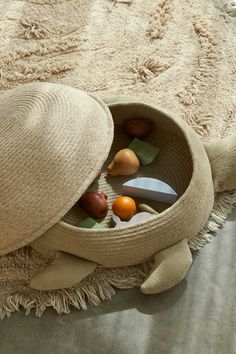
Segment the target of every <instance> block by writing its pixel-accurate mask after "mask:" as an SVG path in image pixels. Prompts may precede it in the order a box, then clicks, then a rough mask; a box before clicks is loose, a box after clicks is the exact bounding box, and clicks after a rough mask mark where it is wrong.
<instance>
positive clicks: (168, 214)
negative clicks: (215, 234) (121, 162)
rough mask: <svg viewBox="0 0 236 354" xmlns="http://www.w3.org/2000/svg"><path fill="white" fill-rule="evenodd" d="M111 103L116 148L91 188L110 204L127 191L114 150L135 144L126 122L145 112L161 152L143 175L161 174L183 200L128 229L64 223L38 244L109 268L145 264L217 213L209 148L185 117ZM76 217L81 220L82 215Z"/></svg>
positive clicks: (197, 230) (142, 170)
mask: <svg viewBox="0 0 236 354" xmlns="http://www.w3.org/2000/svg"><path fill="white" fill-rule="evenodd" d="M121 102H122V101H121ZM109 107H110V110H111V113H112V116H113V118H114V122H115V123H116V129H115V133H114V136H115V140H114V144H113V150H112V152H111V154H110V159H108V161H107V162H106V164H105V166H104V169H103V173H102V176H101V177H100V178H99V179H98V180H97V181H95V183H94V184H93V185H92V186H91V190H97V189H99V190H100V191H103V192H104V191H105V192H107V194H108V196H109V201H110V204H112V201H113V200H114V198H116V197H117V196H118V195H121V194H122V183H123V182H124V181H127V180H129V179H130V177H129V178H126V179H125V178H116V177H107V173H106V167H107V164H109V163H110V162H111V158H113V156H114V153H115V152H117V150H119V148H122V147H124V146H127V145H128V144H129V140H128V139H127V138H125V134H124V133H123V131H122V123H123V121H124V120H125V119H126V118H130V117H137V116H143V117H149V118H150V119H153V121H154V122H155V128H154V129H153V133H152V135H151V137H150V138H149V142H150V143H153V144H156V145H158V146H159V147H160V149H161V151H160V154H159V156H158V158H157V159H156V160H155V162H154V163H152V164H151V165H150V166H147V167H146V168H143V167H142V168H141V169H140V172H139V176H147V177H153V178H160V179H161V180H164V181H165V182H167V183H169V184H170V185H171V186H172V188H173V189H174V190H176V191H177V193H178V196H179V199H178V201H177V202H176V203H174V205H173V206H172V207H170V208H168V209H166V210H165V211H163V212H162V213H161V214H160V215H159V216H157V217H155V218H153V219H151V220H150V221H147V222H145V223H143V224H141V225H137V226H136V225H135V226H132V227H128V228H121V229H112V228H108V229H106V230H96V231H95V230H89V229H87V230H86V229H80V228H79V229H78V228H77V227H76V224H75V223H73V226H70V224H69V223H68V222H59V223H58V224H56V225H55V226H54V227H52V228H51V229H50V230H48V231H47V232H46V233H45V234H43V235H42V236H41V237H40V239H39V240H38V239H37V240H36V242H37V243H41V244H42V245H44V243H47V242H48V241H50V246H51V247H52V248H53V247H55V249H58V250H62V251H65V252H68V253H72V254H75V255H77V256H79V257H81V258H86V259H89V260H91V261H94V262H96V263H98V264H102V265H104V266H108V267H119V266H127V265H133V264H140V263H142V262H143V261H145V260H146V259H148V257H150V256H153V255H154V253H155V252H157V251H160V250H162V249H164V248H166V247H169V246H171V245H173V244H174V243H176V242H178V241H180V240H182V239H183V238H187V239H192V238H193V237H194V236H196V234H197V233H198V232H199V231H200V230H201V229H202V227H203V226H204V225H205V224H206V222H207V219H208V217H209V215H210V213H211V211H212V208H213V200H214V191H213V181H212V175H211V168H210V164H209V160H208V157H207V155H206V152H205V149H204V146H203V144H202V142H201V140H200V139H199V137H198V136H197V134H196V133H195V132H194V131H193V130H192V129H190V128H189V126H188V125H187V124H186V123H185V122H184V121H183V120H181V119H180V118H178V117H175V116H173V115H172V114H170V113H165V112H162V111H161V110H158V109H155V108H154V107H152V106H148V105H145V104H139V103H130V104H129V103H126V104H121V103H119V101H118V102H117V103H116V104H113V105H110V106H109ZM152 206H153V207H154V208H155V209H158V210H159V208H158V204H155V203H153V204H152ZM75 209H76V208H75ZM111 210H112V208H110V213H109V215H108V216H107V218H106V220H105V221H104V224H105V226H109V224H111ZM69 215H70V214H69ZM75 220H76V222H78V221H79V220H81V218H80V217H79V215H77V216H76V217H75ZM69 221H70V220H69Z"/></svg>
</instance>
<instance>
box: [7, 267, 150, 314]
mask: <svg viewBox="0 0 236 354" xmlns="http://www.w3.org/2000/svg"><path fill="white" fill-rule="evenodd" d="M152 264H153V261H152V260H149V261H147V262H146V263H144V264H142V265H140V266H137V267H122V268H116V269H114V268H111V269H108V268H106V269H105V268H103V267H99V268H97V269H96V270H95V272H94V273H93V274H92V275H91V276H88V277H86V279H84V280H83V281H81V282H80V283H78V284H77V285H76V286H74V287H72V288H70V289H62V290H57V291H51V292H43V291H41V292H39V291H35V292H34V295H32V294H31V295H29V294H27V293H26V294H14V295H9V296H5V297H2V298H1V302H0V319H3V318H5V317H7V318H9V317H10V316H11V314H12V313H14V312H15V311H20V310H21V309H22V308H23V309H24V310H25V314H26V315H29V314H30V312H31V310H32V309H35V315H36V316H37V317H41V316H42V314H43V313H44V311H45V310H46V309H47V307H52V308H53V309H54V310H55V311H56V312H57V313H58V314H63V313H69V312H70V308H71V307H74V308H76V309H78V310H87V305H90V306H98V305H100V303H101V302H102V301H105V300H109V299H111V297H112V296H113V295H115V289H114V287H116V288H118V289H128V288H134V287H136V286H140V285H141V284H142V282H143V281H144V279H145V278H146V277H147V275H148V274H149V273H150V271H151V268H152Z"/></svg>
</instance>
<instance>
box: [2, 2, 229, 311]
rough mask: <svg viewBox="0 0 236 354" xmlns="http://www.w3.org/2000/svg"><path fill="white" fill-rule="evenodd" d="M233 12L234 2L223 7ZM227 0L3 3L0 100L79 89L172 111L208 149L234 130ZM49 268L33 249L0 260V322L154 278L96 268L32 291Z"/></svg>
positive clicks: (212, 227) (221, 200) (214, 225)
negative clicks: (43, 84) (34, 88)
mask: <svg viewBox="0 0 236 354" xmlns="http://www.w3.org/2000/svg"><path fill="white" fill-rule="evenodd" d="M226 4H227V0H226ZM233 15H235V13H234V12H229V5H227V6H225V1H221V0H209V1H205V0H199V1H194V0H186V1H178V0H155V1H153V0H145V1H142V0H113V1H111V0H94V1H92V0H90V1H83V0H67V1H66V0H23V1H21V0H12V1H6V0H1V14H0V38H1V50H0V62H1V65H0V74H1V75H0V90H1V91H5V90H7V89H10V88H12V87H15V86H17V85H21V84H24V83H27V82H32V81H38V80H40V81H51V82H57V83H63V84H68V85H72V86H74V87H77V88H80V89H84V90H86V91H88V92H92V93H93V94H96V95H99V96H102V97H105V96H107V95H110V94H131V95H136V96H137V97H140V98H141V99H143V100H146V101H147V102H150V103H154V104H155V103H157V104H158V105H161V106H163V107H165V108H168V109H171V110H173V111H174V112H176V113H178V114H179V116H180V117H182V118H183V119H185V120H186V121H187V122H188V123H189V124H190V125H191V126H192V127H193V129H195V131H196V132H197V133H198V134H199V135H200V136H201V138H202V139H203V140H204V141H208V140H211V139H213V138H214V137H223V136H226V135H228V134H230V133H232V132H233V131H235V127H236V55H235V53H236V17H234V16H233ZM235 200H236V196H235V194H229V193H224V194H221V195H218V196H217V198H216V203H215V208H214V212H213V213H212V215H211V218H210V220H209V223H208V225H207V226H206V228H205V229H204V230H203V231H202V232H201V235H200V236H199V238H198V240H195V241H196V242H195V243H193V244H192V245H191V246H192V248H193V249H198V248H200V247H201V246H203V245H204V244H205V243H206V242H208V241H209V240H210V239H211V237H212V234H214V233H215V232H216V231H217V229H218V227H219V226H221V225H222V223H223V222H224V220H225V217H226V215H227V213H228V212H229V211H230V210H231V206H232V204H233V202H234V201H235ZM49 261H50V260H48V259H44V258H42V257H41V256H40V255H38V254H36V253H35V252H33V251H32V250H31V249H27V248H25V249H21V250H19V251H17V252H15V253H12V254H9V255H7V256H4V257H1V258H0V268H1V271H0V316H1V317H4V316H10V314H11V313H12V312H14V311H15V310H18V309H19V307H20V305H22V306H23V307H24V308H25V309H26V312H27V313H29V312H30V310H31V309H32V308H36V314H37V315H38V316H40V315H41V314H42V313H43V311H44V310H45V309H46V307H47V306H53V307H54V308H55V309H56V310H57V311H58V312H59V313H61V312H68V311H69V307H70V305H72V306H75V307H77V308H83V309H85V308H86V306H87V304H88V303H89V304H92V305H98V304H99V303H100V302H101V301H102V300H104V299H108V298H110V297H111V296H112V295H113V294H114V292H115V290H114V287H119V288H128V287H135V286H138V285H140V283H141V282H142V281H143V279H144V278H145V275H146V274H147V273H148V272H149V270H150V264H151V263H147V264H144V265H142V266H140V267H129V268H120V269H107V270H105V269H102V268H99V269H97V270H96V271H95V274H93V275H91V276H90V277H89V278H87V279H86V280H84V281H83V282H82V283H81V284H78V285H77V286H76V287H74V288H72V289H68V290H65V291H57V292H46V293H40V292H36V291H32V290H30V289H29V288H28V286H27V282H28V279H29V277H31V276H32V275H33V274H35V273H36V272H38V271H40V269H42V268H43V267H44V266H45V264H46V263H47V262H49Z"/></svg>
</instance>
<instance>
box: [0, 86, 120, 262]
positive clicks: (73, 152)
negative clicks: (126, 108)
mask: <svg viewBox="0 0 236 354" xmlns="http://www.w3.org/2000/svg"><path fill="white" fill-rule="evenodd" d="M0 106H1V114H0V133H1V138H0V152H1V153H0V229H1V235H0V254H1V255H2V254H5V253H8V252H11V251H14V250H16V249H17V248H19V247H21V246H24V245H26V244H27V243H29V242H30V241H33V240H34V239H36V238H37V237H39V236H40V235H42V234H43V233H44V232H45V231H47V230H48V229H49V228H51V227H52V226H53V225H55V224H56V223H57V222H58V221H59V220H60V219H61V218H62V217H63V216H64V215H65V213H66V212H67V211H68V210H69V209H70V208H71V207H72V206H73V205H74V204H75V202H76V201H77V200H78V199H79V198H80V196H81V194H82V193H83V192H84V191H85V190H86V189H87V188H88V187H89V185H90V184H91V183H92V182H93V180H94V179H95V177H96V176H97V174H98V173H99V172H100V169H101V167H102V165H103V163H104V161H105V160H106V158H107V156H108V153H109V150H110V146H111V144H112V140H113V120H112V117H111V114H110V111H109V110H108V108H107V106H106V105H105V104H104V103H103V102H101V101H100V100H98V99H95V98H94V97H91V96H89V95H88V94H86V93H84V92H81V91H79V90H77V89H74V88H70V87H66V86H63V85H56V84H51V83H34V84H29V85H25V86H20V87H18V88H15V89H13V90H11V91H8V92H6V93H3V94H2V95H1V96H0Z"/></svg>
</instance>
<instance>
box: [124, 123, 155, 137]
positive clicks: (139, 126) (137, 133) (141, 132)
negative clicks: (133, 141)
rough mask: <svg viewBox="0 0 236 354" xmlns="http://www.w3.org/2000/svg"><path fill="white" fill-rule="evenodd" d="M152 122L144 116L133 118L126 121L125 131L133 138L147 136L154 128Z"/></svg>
mask: <svg viewBox="0 0 236 354" xmlns="http://www.w3.org/2000/svg"><path fill="white" fill-rule="evenodd" d="M152 126H153V124H152V122H151V121H150V120H149V119H144V118H131V119H127V120H126V121H125V122H124V131H125V133H126V134H127V135H128V136H130V137H131V138H139V139H143V138H146V137H147V136H148V135H149V134H150V133H151V130H152Z"/></svg>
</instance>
